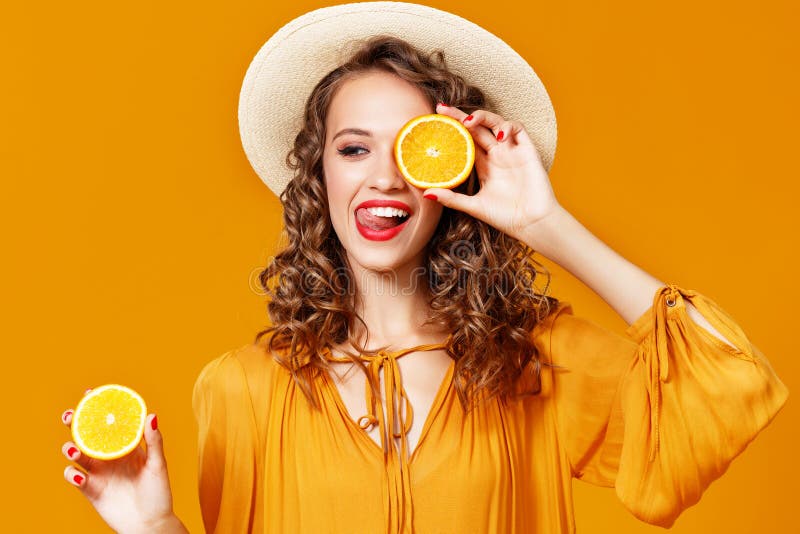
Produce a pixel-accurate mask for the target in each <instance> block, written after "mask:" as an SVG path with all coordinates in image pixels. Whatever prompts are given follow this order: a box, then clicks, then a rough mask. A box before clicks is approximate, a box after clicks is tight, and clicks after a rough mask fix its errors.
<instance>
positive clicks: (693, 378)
mask: <svg viewBox="0 0 800 534" xmlns="http://www.w3.org/2000/svg"><path fill="white" fill-rule="evenodd" d="M687 301H688V302H691V303H692V304H693V305H694V306H695V308H697V310H698V311H699V312H700V313H701V314H702V315H703V317H705V318H706V319H707V320H708V322H709V323H710V324H711V325H712V326H713V327H714V328H715V329H716V330H717V331H718V332H720V333H721V334H722V335H723V336H725V338H727V339H728V340H730V341H731V343H733V344H734V345H735V346H736V347H737V348H736V349H734V348H733V347H731V346H729V345H728V344H726V343H725V342H723V341H722V340H720V339H717V338H716V337H715V336H714V335H713V334H711V333H710V332H708V331H707V330H706V329H705V328H704V327H702V326H700V325H698V324H697V323H695V322H694V320H692V319H691V318H690V317H689V315H688V313H687V309H686V302H687ZM553 315H554V317H553V318H552V319H551V318H548V320H550V321H551V323H552V328H551V329H550V341H549V353H550V358H551V359H552V361H553V362H554V363H556V364H557V365H559V366H561V367H562V368H555V372H554V375H553V376H554V396H555V403H556V420H557V423H556V424H557V427H558V434H559V441H560V442H561V443H562V447H563V448H564V450H565V453H566V457H567V458H568V459H569V462H570V466H571V468H572V472H573V476H574V477H576V478H578V479H581V480H584V481H586V482H589V483H593V484H597V485H602V486H609V487H615V488H616V493H617V496H618V497H619V499H620V501H621V502H622V503H623V505H624V506H625V507H626V508H627V509H628V510H629V511H630V512H631V513H632V514H633V515H634V516H636V517H637V518H638V519H640V520H642V521H645V522H647V523H651V524H654V525H659V526H662V527H671V526H672V524H673V523H674V522H675V519H677V517H678V516H679V515H680V513H681V512H682V511H683V510H685V509H686V508H688V507H690V506H692V505H693V504H695V503H697V501H698V500H699V499H700V497H701V495H702V493H703V491H705V489H706V488H707V487H708V486H709V485H710V484H711V483H712V482H713V481H714V480H716V479H717V478H719V477H720V476H721V475H722V474H723V473H724V472H725V471H726V469H727V468H728V466H729V465H730V463H731V462H732V461H733V459H734V458H735V457H736V456H738V455H739V454H740V453H741V452H742V451H743V450H744V449H745V448H746V447H747V445H748V444H749V443H750V442H751V441H752V440H753V439H755V437H756V436H757V435H758V433H759V432H760V431H761V430H763V429H764V427H766V426H767V425H768V424H769V423H770V421H771V420H772V419H773V418H774V417H775V415H776V414H777V413H778V412H779V411H780V409H781V408H782V407H783V405H784V403H785V402H786V399H787V397H788V389H787V388H786V386H785V385H784V384H783V383H782V382H781V380H780V379H779V378H778V377H777V375H776V374H775V372H774V370H773V369H772V367H771V365H770V363H769V361H768V360H767V359H766V357H765V356H764V355H763V354H762V353H761V351H760V350H759V349H758V348H756V347H755V345H753V344H752V343H750V341H749V340H748V339H747V337H746V336H745V334H744V332H743V331H742V329H741V328H740V327H739V326H738V325H737V324H736V323H735V322H734V320H733V319H732V318H731V316H730V315H729V314H727V313H726V312H725V311H724V310H722V309H721V308H720V307H719V306H718V305H717V304H716V303H715V302H713V301H712V300H710V299H708V298H707V297H705V296H703V295H701V294H700V293H698V292H696V291H693V290H685V289H682V288H679V287H677V286H675V285H672V284H669V285H666V286H663V287H662V288H660V289H659V290H658V291H657V292H656V295H655V297H654V300H653V305H652V306H651V307H650V308H649V309H648V310H647V311H646V312H645V313H644V314H643V315H642V316H641V317H639V318H638V319H637V320H636V321H635V322H634V323H633V324H631V325H630V326H629V327H628V328H627V329H626V331H625V334H626V335H625V336H621V335H619V334H616V333H614V332H611V331H609V330H607V329H605V328H603V327H601V326H599V325H597V324H595V323H593V322H592V321H590V320H588V319H583V318H579V317H575V316H574V315H572V309H571V306H570V305H569V304H566V305H562V306H560V308H559V309H557V310H556V312H555V313H554V314H553Z"/></svg>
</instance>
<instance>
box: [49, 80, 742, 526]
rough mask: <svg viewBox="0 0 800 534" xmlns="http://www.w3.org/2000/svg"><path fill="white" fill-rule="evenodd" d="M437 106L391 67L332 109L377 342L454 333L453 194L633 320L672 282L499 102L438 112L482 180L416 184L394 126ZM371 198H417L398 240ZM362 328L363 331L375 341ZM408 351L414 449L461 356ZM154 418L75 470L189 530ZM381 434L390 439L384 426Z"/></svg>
mask: <svg viewBox="0 0 800 534" xmlns="http://www.w3.org/2000/svg"><path fill="white" fill-rule="evenodd" d="M433 111H434V110H431V109H430V104H429V103H428V102H427V100H425V98H424V97H423V95H422V93H421V92H420V91H419V90H417V89H416V88H415V87H414V86H412V85H410V84H408V83H407V82H405V81H403V80H402V79H400V78H397V77H394V76H393V75H391V74H387V73H370V74H368V75H365V76H362V77H359V78H357V79H352V80H349V81H348V82H346V83H345V84H344V85H343V86H342V87H341V88H340V90H339V92H338V93H337V94H336V95H335V96H334V98H333V100H332V103H331V109H330V110H329V115H328V117H326V128H327V130H326V135H328V136H329V137H327V138H326V142H325V147H324V151H323V169H324V174H325V177H324V178H325V185H326V189H327V192H328V195H329V204H330V208H331V221H332V224H333V227H334V229H335V231H336V233H337V235H338V236H339V238H340V240H341V241H342V244H343V245H344V247H345V249H346V251H347V257H348V260H349V263H350V264H351V267H352V269H353V272H354V274H355V275H356V276H355V279H356V286H357V296H358V300H357V310H359V313H360V314H361V316H362V317H363V318H364V320H365V322H366V324H367V326H368V328H369V332H370V338H369V343H368V344H367V348H375V347H377V346H382V345H388V346H389V347H390V348H393V349H399V348H404V347H408V346H412V345H418V344H424V343H437V342H440V341H443V340H444V338H445V337H446V335H447V334H448V332H445V331H443V330H441V329H438V330H437V329H436V328H435V327H426V328H423V327H422V326H421V323H422V321H423V320H424V319H425V317H426V316H427V313H428V312H429V310H427V309H426V305H425V295H424V293H423V285H422V284H420V283H416V282H415V276H416V274H417V273H418V270H419V269H420V268H421V267H422V260H423V249H424V246H425V244H426V243H427V242H428V241H429V240H430V238H431V236H432V235H433V232H434V230H435V228H436V224H437V222H438V220H439V218H440V217H441V213H442V206H447V207H449V208H451V209H458V210H461V211H463V212H465V213H467V214H469V215H471V216H473V217H475V218H477V219H480V220H482V221H484V222H486V223H487V224H489V225H491V226H493V227H495V228H497V229H498V230H500V231H502V232H504V233H506V234H508V235H509V236H511V237H514V238H516V239H519V240H521V241H523V242H525V243H526V244H527V245H528V246H530V247H531V248H532V249H534V250H536V251H537V252H538V253H540V254H542V255H544V256H545V257H547V258H548V259H550V260H551V261H553V262H555V263H557V264H558V265H560V266H562V267H563V268H565V269H566V270H567V271H569V272H570V273H571V274H573V275H574V276H576V277H577V278H578V279H579V280H581V281H582V282H584V283H585V284H586V285H588V286H589V287H590V288H591V289H592V290H593V291H594V292H595V293H597V294H598V295H600V296H601V297H602V298H603V299H604V300H605V301H606V303H608V305H609V306H610V307H611V308H612V309H614V310H615V311H617V313H619V315H620V316H621V317H622V318H623V319H624V320H625V321H626V323H628V324H629V325H630V324H632V323H633V322H634V321H635V320H637V319H638V318H639V317H641V316H642V314H643V313H645V312H646V311H647V310H648V309H649V308H650V306H651V305H652V303H653V296H654V294H655V293H656V291H657V290H659V288H661V287H663V286H664V285H665V284H664V282H662V281H661V280H659V279H657V278H655V277H654V276H652V275H650V274H649V273H647V272H645V271H644V270H642V269H641V268H639V267H638V266H636V265H634V264H633V263H631V262H629V261H628V260H626V259H625V258H623V257H622V256H620V255H619V254H617V253H616V252H615V251H614V250H612V249H611V248H610V247H609V246H608V245H606V244H605V243H603V242H602V241H600V240H599V239H598V238H597V237H596V236H594V235H593V234H592V233H591V232H590V231H589V230H588V229H587V228H586V227H584V226H583V225H582V224H581V223H580V222H579V221H578V220H577V219H575V217H573V216H572V215H571V214H570V213H569V212H568V211H567V210H565V209H564V208H563V207H562V206H561V205H560V204H559V203H558V202H557V200H556V198H555V195H554V193H553V188H552V186H551V184H550V180H549V177H548V174H547V171H546V170H545V169H544V167H543V165H542V162H541V160H540V157H539V154H538V152H537V150H536V148H535V146H534V144H533V142H532V141H531V139H530V137H529V136H528V134H527V132H526V131H525V129H524V127H523V126H522V124H521V123H519V122H517V121H511V120H506V119H504V118H503V117H501V116H499V115H497V114H495V113H492V112H489V111H487V110H477V111H475V112H474V113H472V115H469V116H468V115H467V114H466V113H464V112H463V111H461V110H460V109H458V108H455V107H447V106H444V105H441V104H439V105H437V107H436V109H435V112H437V113H442V114H446V115H448V116H450V117H453V118H455V119H457V120H460V121H462V123H463V124H464V125H465V126H466V127H467V129H468V130H469V131H470V133H471V134H472V136H473V139H474V140H475V145H476V156H475V167H476V170H477V174H478V178H479V180H480V182H481V189H480V191H479V192H478V193H477V194H475V195H473V196H467V195H463V194H459V193H456V192H454V191H451V190H448V189H429V190H428V191H421V190H418V189H417V188H415V187H413V186H410V185H409V184H407V183H406V182H405V181H404V180H403V178H402V176H401V175H400V173H399V172H398V170H397V167H396V164H395V163H394V160H393V154H392V144H393V142H394V138H395V136H396V135H397V132H398V131H399V129H400V128H401V127H402V126H403V124H405V123H406V122H407V121H408V120H410V119H411V118H413V117H415V116H418V115H422V114H426V113H431V112H433ZM351 127H352V128H362V129H364V130H369V131H370V132H372V135H371V136H369V137H367V136H359V135H355V134H347V136H342V137H339V138H337V139H336V140H334V139H333V136H334V135H335V133H336V132H338V131H339V130H340V129H342V128H351ZM501 132H502V134H503V135H502V136H501V135H500V133H501ZM356 144H357V145H361V146H362V147H363V150H359V151H357V154H359V155H357V156H355V157H352V158H344V157H343V156H342V155H341V154H339V153H338V151H337V149H341V148H343V147H344V146H347V145H356ZM426 193H433V194H434V195H435V197H436V198H435V199H434V200H429V199H427V198H424V196H423V195H424V194H426ZM371 198H391V199H399V200H401V201H403V202H405V203H406V204H408V205H409V206H410V207H411V209H412V211H413V213H414V215H413V217H412V218H413V219H414V220H413V221H411V222H410V223H409V227H408V228H406V229H405V230H403V232H402V233H401V234H400V235H398V236H397V237H395V238H394V239H391V240H389V241H385V242H372V241H368V240H366V239H364V238H362V237H361V235H360V234H359V233H358V230H357V229H356V228H355V226H354V220H353V211H354V209H355V207H356V205H358V204H359V203H361V202H362V201H364V200H367V199H371ZM415 270H416V271H415ZM409 288H413V289H414V290H413V291H409V290H408V289H409ZM404 289H405V290H404ZM684 304H685V306H686V311H687V313H688V315H689V317H690V318H691V319H692V320H693V321H694V322H695V323H696V324H698V325H700V326H701V327H703V328H705V329H706V330H707V331H708V332H709V333H711V334H712V335H714V336H715V337H717V338H718V339H719V340H720V341H722V342H724V343H727V344H728V345H730V346H731V347H732V348H733V349H736V347H735V346H734V345H733V344H732V343H731V342H730V341H729V340H727V339H726V338H725V337H724V336H723V335H722V334H721V333H720V332H718V331H717V330H715V329H714V328H713V326H711V324H710V323H709V322H708V320H706V319H705V318H704V317H703V316H702V315H701V314H700V313H699V311H698V310H697V309H696V308H695V307H694V306H693V305H692V304H691V303H690V302H689V301H688V300H686V301H684ZM362 334H364V332H357V336H358V337H359V339H361V340H362V342H363V341H364V339H363V335H362ZM334 349H346V350H353V349H352V347H334ZM334 352H335V351H334ZM398 362H399V366H400V370H401V374H402V377H403V383H404V386H405V389H406V392H407V394H408V396H409V399H410V401H411V403H412V406H413V408H414V414H415V416H414V422H413V425H412V428H411V431H410V433H409V435H408V445H409V451H410V452H413V451H414V449H415V447H416V443H417V441H418V438H419V431H420V428H421V427H422V425H423V423H424V421H425V419H426V418H427V415H428V412H429V410H430V405H431V403H432V401H433V399H434V396H435V394H436V392H437V391H438V388H439V387H440V385H441V382H442V379H443V378H444V376H445V373H446V371H447V367H448V365H449V364H450V358H449V356H448V355H447V354H445V353H444V352H443V351H427V352H418V353H412V354H408V355H407V356H404V357H403V358H400V359H399V360H398ZM349 367H350V364H337V365H336V366H335V367H334V373H335V374H336V375H337V376H339V377H340V379H339V380H335V383H337V388H338V391H339V393H340V395H341V397H342V400H343V401H344V404H345V405H346V407H347V409H348V411H349V413H350V414H351V416H352V417H353V419H354V420H356V419H357V418H358V417H360V416H361V415H363V414H365V413H366V405H365V400H364V380H365V379H364V376H363V374H362V373H348V372H346V371H348V368H349ZM71 412H72V410H67V411H66V412H64V413H63V414H62V417H61V420H62V422H63V423H64V424H66V425H67V426H69V425H70V423H71ZM152 418H153V414H150V415H149V416H148V420H147V425H146V429H145V441H146V443H147V449H146V450H145V449H144V448H142V447H140V448H139V449H137V450H136V451H134V452H133V453H131V454H129V455H128V456H126V457H124V458H120V459H117V460H112V461H97V460H91V459H88V458H84V457H82V456H81V454H80V452H77V453H76V454H74V455H72V456H70V455H69V454H68V451H69V450H70V448H72V447H74V443H72V442H71V441H67V442H66V443H64V445H63V446H62V451H63V453H64V455H65V457H66V458H67V459H68V460H70V461H72V462H75V463H76V464H77V465H78V466H79V467H80V468H81V469H82V470H79V469H78V468H76V467H74V466H72V465H70V466H68V467H67V468H66V469H65V471H64V478H65V480H67V482H68V483H70V484H72V485H74V486H76V487H77V488H78V489H79V490H80V491H81V492H82V493H83V494H84V496H86V498H87V499H88V500H89V502H90V503H91V504H92V506H94V508H95V509H96V510H97V512H98V513H99V514H100V515H101V517H102V518H103V520H105V521H106V522H107V523H108V524H109V526H111V527H112V528H113V529H114V530H115V531H117V532H124V533H127V532H164V533H166V532H170V533H171V532H176V533H185V532H187V530H186V529H185V527H184V526H183V524H182V523H181V522H180V521H179V520H178V518H177V517H175V515H174V514H173V513H172V494H171V491H170V487H169V477H168V475H167V468H166V461H165V459H164V451H163V446H162V441H161V440H162V438H161V433H160V431H159V430H154V429H151V427H150V421H151V420H152ZM370 436H371V437H372V438H373V440H375V441H376V443H379V438H378V436H377V429H376V428H373V429H372V431H371V432H370ZM79 473H80V474H82V476H84V480H83V481H82V482H81V483H80V484H78V483H76V482H75V481H74V478H73V477H74V475H76V474H79Z"/></svg>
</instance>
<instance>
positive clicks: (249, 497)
mask: <svg viewBox="0 0 800 534" xmlns="http://www.w3.org/2000/svg"><path fill="white" fill-rule="evenodd" d="M192 409H193V410H194V415H195V419H196V421H197V426H198V454H199V457H198V489H199V495H200V509H201V512H202V516H203V523H204V525H205V529H206V532H208V533H212V532H214V533H223V532H224V533H228V532H237V533H238V532H250V524H251V521H252V517H253V512H254V511H253V509H252V502H253V500H254V496H255V492H256V484H257V481H256V466H255V465H256V460H255V456H256V450H257V446H256V439H257V432H256V430H255V421H254V416H253V407H252V400H251V397H250V394H249V390H248V383H247V379H246V376H245V372H244V369H243V367H242V365H241V363H240V362H239V361H238V359H237V358H236V351H230V352H227V353H225V354H223V355H222V356H219V357H217V358H215V359H214V360H212V361H210V362H209V363H207V364H206V365H205V367H203V369H202V370H201V371H200V374H199V376H198V377H197V380H196V381H195V384H194V390H193V393H192Z"/></svg>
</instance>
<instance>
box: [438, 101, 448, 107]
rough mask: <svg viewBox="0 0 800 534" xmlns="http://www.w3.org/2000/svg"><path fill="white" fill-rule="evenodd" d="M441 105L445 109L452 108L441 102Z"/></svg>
mask: <svg viewBox="0 0 800 534" xmlns="http://www.w3.org/2000/svg"><path fill="white" fill-rule="evenodd" d="M439 105H440V106H442V107H443V108H449V107H450V106H448V105H447V104H445V103H444V102H439Z"/></svg>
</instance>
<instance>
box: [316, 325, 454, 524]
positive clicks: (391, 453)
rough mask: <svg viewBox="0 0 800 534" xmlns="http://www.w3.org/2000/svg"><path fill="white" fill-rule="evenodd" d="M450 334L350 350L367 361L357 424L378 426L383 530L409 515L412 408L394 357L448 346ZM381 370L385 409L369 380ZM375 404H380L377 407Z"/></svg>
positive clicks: (375, 379) (406, 520)
mask: <svg viewBox="0 0 800 534" xmlns="http://www.w3.org/2000/svg"><path fill="white" fill-rule="evenodd" d="M452 338H453V335H452V334H450V335H448V336H447V339H446V340H445V341H444V342H442V343H430V344H425V345H418V346H416V347H409V348H407V349H402V350H398V351H387V350H381V351H379V352H378V353H377V354H375V355H374V356H366V355H361V354H352V353H349V352H346V353H347V354H350V355H351V356H354V357H356V358H358V359H359V360H361V361H363V362H364V363H366V364H367V375H368V380H367V382H366V388H365V389H366V392H365V393H366V401H367V410H368V413H367V415H363V416H361V417H359V418H358V426H359V427H360V428H361V429H362V430H365V431H366V430H369V429H370V428H371V427H372V425H375V424H377V425H378V427H379V429H380V437H381V446H382V448H383V457H384V466H385V468H386V474H387V483H388V490H389V491H388V495H386V496H387V498H388V502H385V503H384V504H385V505H386V512H387V515H388V518H389V524H388V528H387V532H389V533H396V532H403V531H404V530H406V529H408V530H410V529H411V524H412V523H411V521H412V517H413V514H412V512H413V510H412V502H411V479H410V474H409V454H408V432H409V431H410V430H411V425H412V423H413V421H414V410H413V408H412V406H411V401H410V400H409V398H408V395H407V394H406V390H405V388H404V387H403V379H402V376H401V374H400V367H399V366H398V364H397V359H398V358H400V357H402V356H405V355H406V354H409V353H411V352H417V351H426V350H436V349H443V348H448V347H449V346H450V342H451V340H452ZM325 357H326V359H328V360H330V361H334V362H350V361H352V360H350V359H349V358H347V357H337V356H333V354H332V353H331V352H330V351H327V352H326V353H325ZM381 368H383V372H384V398H385V400H386V409H385V411H386V413H384V407H383V403H381V400H380V399H379V398H376V396H375V394H374V392H373V389H372V387H371V385H370V384H371V383H372V384H375V385H376V387H378V386H379V384H380V370H381ZM378 404H381V407H380V409H378ZM395 438H398V439H399V440H400V451H399V453H398V450H397V447H396V446H395V444H394V439H395Z"/></svg>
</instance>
